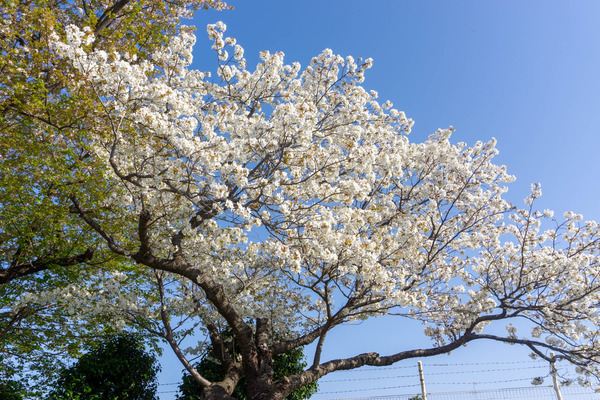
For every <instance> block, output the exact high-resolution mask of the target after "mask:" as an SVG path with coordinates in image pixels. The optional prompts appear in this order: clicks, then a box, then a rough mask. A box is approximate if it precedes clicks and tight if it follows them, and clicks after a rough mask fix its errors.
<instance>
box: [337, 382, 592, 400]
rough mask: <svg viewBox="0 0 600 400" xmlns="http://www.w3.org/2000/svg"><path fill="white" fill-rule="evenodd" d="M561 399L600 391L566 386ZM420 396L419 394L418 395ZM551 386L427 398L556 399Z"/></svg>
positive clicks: (397, 399)
mask: <svg viewBox="0 0 600 400" xmlns="http://www.w3.org/2000/svg"><path fill="white" fill-rule="evenodd" d="M560 391H561V394H562V399H563V400H600V393H596V392H594V390H592V389H590V388H586V387H581V386H576V385H574V386H566V387H561V389H560ZM418 395H419V394H418V393H413V394H399V395H394V396H379V397H353V398H345V399H338V400H409V399H411V398H415V396H418ZM419 398H420V396H419ZM557 398H558V397H557V395H556V392H555V391H554V388H553V387H552V386H530V387H521V388H505V389H487V390H472V391H462V392H439V393H428V394H427V400H529V399H535V400H557Z"/></svg>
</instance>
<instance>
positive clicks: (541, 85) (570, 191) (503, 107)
mask: <svg viewBox="0 0 600 400" xmlns="http://www.w3.org/2000/svg"><path fill="white" fill-rule="evenodd" d="M230 4H233V5H234V6H235V10H234V11H226V12H213V11H208V12H206V11H201V12H199V13H198V14H197V16H196V18H195V19H194V20H193V22H192V23H189V24H194V25H196V26H197V27H198V32H197V36H198V42H197V45H196V50H195V52H194V54H195V60H194V66H195V67H196V68H198V69H201V70H211V69H214V55H213V54H211V51H210V50H209V48H210V43H209V42H208V40H207V38H206V33H205V32H206V31H205V26H206V24H207V23H214V22H216V21H218V20H222V21H223V22H225V23H226V24H227V27H228V29H227V35H228V36H233V37H236V38H237V39H238V43H240V44H241V45H242V46H243V47H244V48H245V50H246V52H245V56H246V58H247V59H248V65H249V66H253V65H255V64H256V62H257V54H258V52H259V51H260V50H270V51H272V52H273V51H283V52H284V53H285V55H286V62H288V63H292V62H294V61H298V62H300V63H301V64H302V65H306V64H307V63H308V62H309V60H310V59H311V57H313V56H315V55H317V54H319V53H320V52H321V51H322V50H323V49H324V48H331V49H332V50H333V51H334V53H337V54H341V55H343V56H345V55H352V56H354V57H355V58H357V57H363V58H368V57H372V58H373V59H374V62H375V64H374V67H373V68H372V69H371V70H370V71H369V73H368V75H367V78H366V81H365V86H366V87H367V88H368V89H374V90H377V91H378V92H379V94H380V98H381V99H382V100H386V99H389V100H391V101H392V102H393V103H394V106H395V107H396V108H398V109H400V110H403V111H405V112H406V114H407V115H408V116H409V117H410V118H413V119H414V120H415V126H414V129H413V132H412V133H411V139H412V140H413V141H422V140H424V139H425V138H426V137H427V136H428V135H429V134H431V133H433V132H434V131H435V130H436V129H437V128H446V127H448V126H450V125H453V126H454V127H455V128H456V132H455V136H454V140H455V141H456V142H458V141H465V142H467V143H470V144H472V143H474V142H475V141H477V140H484V141H485V140H489V139H490V138H492V137H495V138H496V139H497V140H498V149H499V150H500V155H499V156H498V158H497V160H496V162H497V163H500V164H505V165H507V166H508V168H509V172H510V173H512V174H514V175H516V177H517V181H516V182H515V183H513V184H512V185H511V186H510V190H509V192H508V196H507V197H508V198H509V200H511V201H513V202H517V203H519V204H522V203H520V202H521V199H523V198H524V197H525V196H527V194H528V192H529V187H530V184H531V183H532V182H540V183H541V184H542V190H543V196H542V198H541V199H540V201H539V202H538V206H539V207H540V208H550V209H553V210H555V211H556V213H557V215H559V216H560V215H562V213H563V212H564V211H567V210H573V211H575V212H578V213H581V214H583V215H584V217H585V218H586V219H594V220H597V221H598V220H600V208H599V201H598V199H599V198H600V185H599V183H600V177H599V174H600V135H599V133H598V128H599V125H600V123H599V122H600V121H599V119H600V23H599V22H598V21H600V2H599V1H596V0H586V1H584V0H578V1H576V2H569V1H548V0H545V1H541V0H537V1H534V0H528V1H519V0H508V1H507V0H505V1H476V0H472V1H456V0H455V1H447V0H437V1H433V0H431V1H428V0H421V1H409V0H374V1H357V0H321V1H316V0H304V1H282V0H239V1H235V0H231V1H230ZM328 341H329V344H330V345H332V348H331V350H330V351H329V352H327V353H326V354H325V358H327V357H329V358H337V357H341V356H344V355H353V354H356V353H358V352H360V351H372V350H373V349H374V350H376V351H381V352H382V353H386V352H388V353H389V352H392V351H393V352H396V351H400V350H403V349H408V348H414V347H415V346H426V345H428V343H427V342H426V341H424V340H423V339H422V335H421V331H420V327H419V326H415V325H412V326H410V327H408V328H407V327H405V326H402V325H397V324H395V323H393V322H392V321H390V320H382V321H376V322H373V323H367V324H364V325H361V326H358V327H348V328H346V329H345V330H344V331H343V332H342V333H340V334H337V335H332V337H331V338H329V339H328ZM166 352H168V350H167V351H166ZM527 354H528V352H527V351H526V349H519V348H516V347H506V346H495V345H486V344H482V343H479V344H476V345H470V346H468V347H467V348H463V349H460V350H457V351H456V352H454V353H453V354H452V355H450V356H443V357H441V358H440V357H437V358H435V359H431V360H423V361H424V363H426V364H428V363H429V364H431V363H471V362H483V361H486V362H487V361H527V360H528V358H527ZM169 357H170V355H169ZM169 357H166V358H165V361H164V363H163V369H164V370H165V373H164V374H163V377H162V381H161V382H162V383H170V382H176V381H179V380H180V377H181V374H180V372H179V371H181V369H182V368H181V367H180V365H178V364H177V362H176V361H174V360H173V359H172V358H169ZM406 365H408V366H414V368H413V369H410V370H408V369H396V370H387V371H381V372H379V373H378V375H377V376H390V375H394V374H396V375H408V374H411V373H414V374H416V361H409V362H408V363H405V364H401V366H406ZM523 366H525V367H529V366H530V365H529V364H527V365H525V364H517V366H515V368H514V370H515V371H514V372H513V373H512V374H511V373H510V371H505V372H494V373H491V376H490V374H488V375H487V376H485V377H483V376H482V377H481V379H480V380H488V381H492V380H509V379H513V378H514V377H516V378H518V377H523V376H525V375H526V374H532V373H533V372H530V370H520V369H519V368H521V367H523ZM492 367H493V366H489V365H488V366H481V368H482V369H491V368H492ZM498 367H502V366H495V367H493V368H498ZM504 367H506V365H505V366H504ZM457 368H459V367H457V366H455V367H454V370H456V369H457ZM461 368H462V367H461ZM476 368H478V367H475V366H464V369H476ZM432 369H433V367H430V368H428V370H429V371H432ZM540 371H541V373H546V371H547V368H545V367H542V368H541V369H540ZM427 372H428V371H427V370H426V375H427ZM436 372H440V369H438V370H436ZM358 376H360V377H361V378H364V377H368V376H370V375H368V374H367V373H362V374H360V375H350V373H347V374H343V373H342V374H338V375H336V376H331V378H328V379H348V378H351V380H350V381H344V382H329V383H326V382H323V383H322V384H321V389H322V391H323V392H331V391H338V392H340V391H345V390H351V389H361V388H367V387H377V386H380V387H381V386H399V385H403V384H405V383H415V382H414V379H412V380H410V381H406V380H403V379H401V378H397V379H391V380H380V381H377V380H374V381H364V380H354V379H355V378H356V377H358ZM528 376H529V375H528ZM473 379H474V376H471V375H468V374H466V375H465V374H463V375H448V376H447V378H444V379H442V378H438V379H437V381H439V382H448V381H452V380H459V381H461V380H462V381H468V382H470V381H473ZM429 381H430V382H432V383H431V384H428V390H430V391H449V390H463V389H466V390H469V389H473V388H474V386H473V385H472V384H470V385H466V386H465V387H459V385H454V386H452V385H445V386H444V385H441V384H440V385H435V384H433V382H434V381H435V379H429ZM416 383H418V381H417V382H416ZM527 384H528V382H514V383H504V384H494V385H492V384H489V385H479V386H477V388H480V389H482V388H484V387H501V386H522V385H527ZM175 388H176V386H163V385H161V386H160V391H170V390H174V389H175ZM414 391H415V389H406V390H402V389H396V390H379V391H377V390H374V391H364V392H354V393H351V392H343V393H338V394H327V395H316V396H315V397H314V399H317V400H320V399H325V398H341V397H357V396H364V395H373V396H374V395H385V394H393V393H395V392H396V393H407V392H409V393H410V392H414ZM172 398H174V395H172V394H169V393H166V394H164V395H162V396H161V399H163V400H170V399H172Z"/></svg>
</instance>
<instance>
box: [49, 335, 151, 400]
mask: <svg viewBox="0 0 600 400" xmlns="http://www.w3.org/2000/svg"><path fill="white" fill-rule="evenodd" d="M159 369H160V368H159V367H158V364H157V359H156V356H155V355H154V354H149V353H148V352H146V351H145V350H144V343H143V341H142V340H141V339H140V338H139V337H137V336H134V335H131V334H119V335H114V336H112V337H110V338H108V339H107V340H106V341H104V342H101V343H100V344H99V345H97V346H95V347H93V348H92V349H91V351H90V352H89V353H87V354H85V355H83V356H82V357H81V358H79V360H78V361H77V363H75V365H73V366H71V367H70V368H66V369H64V370H63V371H62V372H61V373H60V377H59V378H58V379H57V381H56V382H55V383H54V390H53V391H52V392H51V393H50V395H49V397H48V398H47V400H155V399H158V397H157V396H156V389H157V384H156V374H157V373H158V371H159Z"/></svg>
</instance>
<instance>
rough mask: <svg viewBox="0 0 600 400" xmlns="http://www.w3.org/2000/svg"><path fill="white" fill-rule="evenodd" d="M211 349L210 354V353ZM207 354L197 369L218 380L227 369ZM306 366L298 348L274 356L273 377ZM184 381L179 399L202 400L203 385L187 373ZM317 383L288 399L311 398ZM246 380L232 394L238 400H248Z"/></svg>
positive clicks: (202, 373) (300, 399) (210, 379)
mask: <svg viewBox="0 0 600 400" xmlns="http://www.w3.org/2000/svg"><path fill="white" fill-rule="evenodd" d="M210 352H211V351H209V353H208V354H210ZM208 354H207V356H205V357H204V358H203V359H202V360H201V361H200V362H199V363H198V364H196V365H195V368H196V371H198V373H199V374H200V375H202V376H203V377H205V378H206V379H208V380H209V381H211V382H218V381H220V380H222V379H223V377H224V376H225V369H224V367H223V365H222V364H220V363H218V362H217V361H215V359H214V358H213V357H211V356H209V355H208ZM305 367H306V362H305V361H304V352H303V349H302V348H301V347H300V348H296V349H294V350H292V351H290V352H288V353H285V354H279V355H277V356H275V357H274V358H273V371H274V373H273V379H274V380H275V381H276V380H278V379H280V378H283V377H285V376H289V375H294V374H297V373H300V372H302V371H303V370H304V368H305ZM182 381H183V383H182V384H181V385H179V391H180V394H179V395H178V397H177V399H178V400H200V399H201V393H202V386H201V385H200V384H199V383H198V382H196V381H195V380H194V378H193V377H192V376H191V375H190V374H188V373H185V374H184V375H183V379H182ZM317 388H318V386H317V383H316V382H314V383H311V384H310V385H307V386H304V387H301V388H299V389H297V390H295V391H294V392H292V393H291V394H290V395H289V396H288V397H286V399H288V400H304V399H308V398H310V396H312V395H313V394H315V393H316V392H317ZM245 389H246V380H245V379H244V378H242V379H241V381H240V382H239V384H238V385H237V386H236V388H235V389H234V391H233V393H232V396H233V398H235V399H236V400H246V395H245V393H244V392H245Z"/></svg>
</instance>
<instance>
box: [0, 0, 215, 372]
mask: <svg viewBox="0 0 600 400" xmlns="http://www.w3.org/2000/svg"><path fill="white" fill-rule="evenodd" d="M226 7H227V6H226V5H225V4H224V3H223V2H222V1H221V0H173V1H168V2H166V1H163V0H135V1H134V0H108V1H104V0H52V1H49V0H0V182H1V184H0V370H3V369H6V370H8V369H10V370H11V374H12V376H19V375H22V374H23V371H24V368H25V367H26V368H27V370H29V371H31V370H33V371H43V372H44V373H45V374H46V373H48V372H49V371H58V370H60V367H61V360H68V359H69V358H70V357H72V356H75V355H77V354H78V353H79V352H80V350H81V348H82V346H83V345H85V343H86V342H89V340H90V338H91V340H94V339H97V332H98V330H101V331H106V332H110V331H111V329H112V328H111V325H112V323H106V322H107V318H103V317H101V318H99V319H98V318H95V317H86V318H85V319H80V320H76V319H73V318H72V312H70V311H69V302H68V301H66V300H65V301H64V302H62V303H61V302H60V301H54V300H48V301H46V300H43V301H32V300H31V299H30V298H28V294H30V293H41V292H48V293H49V292H53V293H55V294H57V296H56V298H59V299H60V298H63V299H66V298H67V297H68V294H67V293H68V292H69V290H70V289H69V287H70V285H73V284H75V283H77V282H85V283H86V285H88V284H92V285H98V286H101V285H102V282H103V278H102V277H101V276H99V271H98V268H97V266H99V265H101V266H102V271H109V270H111V269H116V268H119V269H123V268H129V269H131V268H132V267H131V265H130V263H129V264H128V263H123V261H122V260H118V259H114V257H112V256H108V255H107V254H106V252H104V251H103V250H102V249H101V247H100V245H99V241H98V240H97V239H94V238H93V237H92V235H91V232H92V230H90V229H88V228H86V227H85V226H83V225H82V224H81V223H80V221H78V218H76V217H75V216H74V214H73V210H72V209H71V206H72V202H71V201H70V196H72V195H78V196H83V197H84V198H86V199H87V200H88V201H90V202H92V203H94V204H95V206H94V207H90V208H89V209H88V211H90V212H94V213H98V212H102V210H103V209H102V200H103V199H104V198H105V197H106V196H107V195H109V194H110V191H107V190H105V189H106V188H105V183H106V182H105V180H104V179H103V174H104V172H105V171H106V168H105V167H103V166H102V164H101V163H98V159H97V158H96V157H95V154H94V151H92V149H91V147H90V138H91V137H95V136H103V135H104V133H103V132H102V131H103V129H97V127H98V125H97V122H98V118H99V115H100V114H101V112H102V111H101V110H102V104H101V103H100V102H99V101H98V99H97V97H96V96H95V93H93V91H92V90H90V88H89V86H86V85H85V84H84V83H85V81H86V77H85V75H84V74H81V73H79V72H78V71H77V70H76V69H74V68H73V67H72V66H71V65H69V63H66V62H64V60H62V59H61V57H58V56H57V54H56V53H55V51H54V50H53V49H52V48H51V46H49V42H50V37H51V35H52V34H56V35H58V36H60V37H66V36H67V34H68V31H69V29H72V28H75V27H76V28H78V29H84V30H85V31H86V32H88V33H89V34H93V35H94V37H95V40H94V42H93V43H91V44H90V46H89V48H94V49H97V50H102V51H105V52H107V53H110V54H128V55H129V57H130V59H131V60H133V59H135V60H137V63H142V62H144V60H148V58H149V55H150V54H151V53H153V52H155V51H157V50H158V49H159V48H161V47H162V46H163V45H165V43H167V42H168V40H169V37H170V36H171V35H173V34H174V33H175V32H176V31H177V30H179V29H180V28H179V24H180V22H181V18H184V17H186V16H190V15H191V12H193V11H195V10H198V9H203V8H215V9H222V8H226ZM79 185H83V186H85V190H84V191H80V190H79V189H77V187H78V186H79ZM84 192H85V193H84ZM88 287H89V288H90V290H91V291H92V290H96V289H95V288H94V289H91V287H90V286H89V285H88ZM96 291H97V290H96ZM66 326H68V327H69V329H64V327H66ZM49 351H50V352H51V353H52V354H54V355H56V354H60V355H61V357H46V356H45V355H46V354H48V352H49ZM28 375H31V374H30V373H28ZM45 379H47V377H45Z"/></svg>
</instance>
